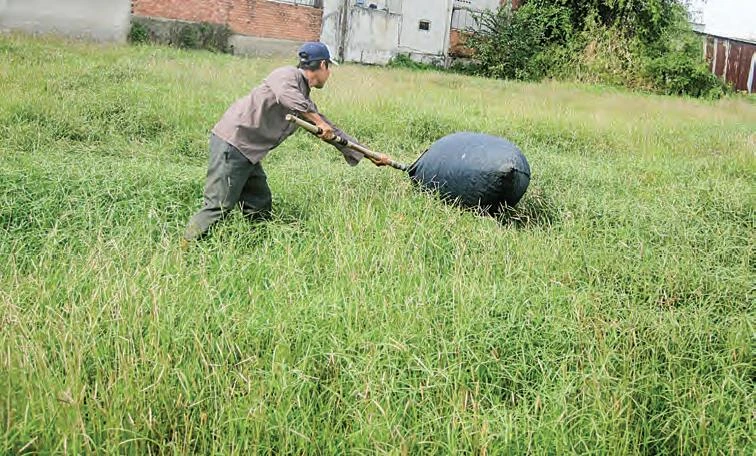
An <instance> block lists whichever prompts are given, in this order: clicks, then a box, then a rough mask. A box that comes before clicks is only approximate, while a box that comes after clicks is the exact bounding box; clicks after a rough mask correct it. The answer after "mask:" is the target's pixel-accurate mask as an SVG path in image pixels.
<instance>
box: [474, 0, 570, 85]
mask: <svg viewBox="0 0 756 456" xmlns="http://www.w3.org/2000/svg"><path fill="white" fill-rule="evenodd" d="M477 21H478V25H479V30H478V31H476V32H475V33H473V34H472V36H471V37H470V39H469V40H468V44H469V46H470V47H472V48H473V49H475V58H476V60H478V62H479V67H478V68H479V71H480V74H481V75H484V76H488V77H495V78H516V79H540V78H542V77H543V76H545V75H546V74H547V73H548V71H549V70H550V67H551V65H552V64H554V63H556V62H555V61H554V60H557V61H559V60H561V59H560V58H556V57H557V55H558V53H557V52H554V51H550V52H549V54H548V56H544V58H541V59H535V60H534V58H535V57H536V56H537V55H538V54H539V53H541V52H542V51H544V50H546V49H547V48H550V47H553V45H561V44H564V43H566V42H568V41H569V39H570V37H571V36H572V25H571V23H570V19H569V10H567V9H566V8H563V7H560V6H547V7H538V6H535V5H531V4H526V5H525V6H523V7H522V8H520V9H518V10H516V11H512V10H510V9H509V8H499V9H498V11H496V12H488V11H487V12H483V13H481V14H480V15H479V16H478V17H477Z"/></svg>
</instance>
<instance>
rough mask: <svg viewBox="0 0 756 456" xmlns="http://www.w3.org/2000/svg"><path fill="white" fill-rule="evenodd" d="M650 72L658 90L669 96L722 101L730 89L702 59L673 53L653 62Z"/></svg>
mask: <svg viewBox="0 0 756 456" xmlns="http://www.w3.org/2000/svg"><path fill="white" fill-rule="evenodd" d="M646 72H647V75H648V77H649V79H650V80H651V81H653V84H654V88H655V89H656V90H657V91H659V92H662V93H664V94H667V95H690V96H693V97H707V98H719V97H721V96H722V95H723V94H724V93H725V91H726V86H725V85H724V84H723V83H722V81H721V80H719V78H717V77H716V76H714V75H713V74H712V73H711V72H710V71H709V69H708V68H707V67H706V65H705V64H704V62H703V61H701V60H700V59H694V58H691V57H690V56H689V55H687V54H685V53H683V52H671V53H667V54H665V55H663V56H661V57H658V58H656V59H653V60H650V61H649V63H648V64H647V66H646Z"/></svg>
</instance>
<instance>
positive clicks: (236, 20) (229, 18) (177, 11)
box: [131, 0, 323, 41]
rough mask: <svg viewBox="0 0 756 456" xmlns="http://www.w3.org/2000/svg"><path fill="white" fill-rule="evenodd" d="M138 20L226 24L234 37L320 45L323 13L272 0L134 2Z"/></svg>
mask: <svg viewBox="0 0 756 456" xmlns="http://www.w3.org/2000/svg"><path fill="white" fill-rule="evenodd" d="M131 10H132V13H133V14H134V15H135V16H148V17H157V18H163V19H178V20H182V21H191V22H212V23H215V24H226V25H228V26H229V27H230V28H231V30H233V31H234V33H239V34H241V35H249V36H259V37H263V38H278V39H284V40H294V41H317V40H319V39H320V27H321V23H322V20H323V10H322V9H320V8H312V7H309V6H297V5H287V4H286V3H279V2H275V1H271V0H132V2H131Z"/></svg>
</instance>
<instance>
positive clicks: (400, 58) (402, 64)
mask: <svg viewBox="0 0 756 456" xmlns="http://www.w3.org/2000/svg"><path fill="white" fill-rule="evenodd" d="M387 66H388V67H390V68H404V69H406V70H417V71H426V70H434V71H438V69H439V67H438V66H436V65H432V64H430V63H423V62H417V61H415V60H412V58H411V57H410V56H409V55H407V54H397V55H395V56H394V57H393V58H392V59H391V60H389V63H388V65H387Z"/></svg>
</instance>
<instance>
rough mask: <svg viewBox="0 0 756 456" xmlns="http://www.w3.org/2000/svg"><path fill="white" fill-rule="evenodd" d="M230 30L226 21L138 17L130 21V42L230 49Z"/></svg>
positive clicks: (210, 49) (220, 49)
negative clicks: (166, 19) (212, 21)
mask: <svg viewBox="0 0 756 456" xmlns="http://www.w3.org/2000/svg"><path fill="white" fill-rule="evenodd" d="M232 33H233V32H232V31H231V29H230V28H229V27H228V26H227V25H225V24H211V23H209V22H180V21H173V22H166V21H158V20H154V19H149V18H141V17H135V18H134V19H133V20H132V23H131V30H130V32H129V41H130V42H132V43H146V42H151V43H157V44H168V45H171V46H175V47H178V48H182V49H206V50H209V51H213V52H231V46H230V44H229V38H231V35H232Z"/></svg>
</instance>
